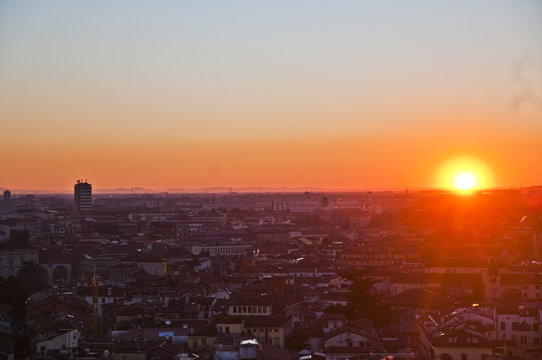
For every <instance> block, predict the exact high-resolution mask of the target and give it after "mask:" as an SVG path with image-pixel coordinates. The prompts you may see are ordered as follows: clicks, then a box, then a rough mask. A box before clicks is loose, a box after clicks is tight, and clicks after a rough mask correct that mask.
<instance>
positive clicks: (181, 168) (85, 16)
mask: <svg viewBox="0 0 542 360" xmlns="http://www.w3.org/2000/svg"><path fill="white" fill-rule="evenodd" d="M0 129H1V130H0V136H1V139H2V140H1V142H0V187H2V188H11V189H32V190H52V191H70V190H71V188H72V186H73V183H74V181H75V180H76V179H78V178H87V179H88V180H89V182H91V183H93V184H94V186H95V188H98V189H113V188H117V187H128V188H129V187H134V186H140V187H145V188H148V189H155V190H161V189H168V188H202V187H211V186H227V187H230V186H232V187H246V186H263V187H268V186H269V187H305V186H306V187H322V188H352V189H365V188H374V189H377V188H378V189H381V188H405V187H409V188H422V187H432V186H439V184H438V183H436V182H437V178H438V173H439V171H441V170H439V169H441V168H442V167H443V166H445V164H447V163H450V162H453V161H455V160H454V159H463V158H468V159H474V160H475V161H476V162H477V163H479V164H482V165H480V166H483V167H484V169H485V170H484V171H486V172H487V174H489V175H487V179H486V183H485V185H487V186H497V187H509V186H529V185H541V184H542V165H541V160H542V2H540V1H536V0H531V1H529V0H521V1H512V0H508V1H504V0H492V1H489V0H486V1H482V0H478V1H467V0H458V1H429V0H426V1H422V0H414V1H408V2H401V1H334V2H329V1H314V0H313V1H248V0H246V1H228V2H223V1H191V2H189V1H152V2H150V1H135V0H129V1H128V0H126V1H105V0H104V1H102V0H97V1H96V0H95V1H55V0H53V1H8V0H0Z"/></svg>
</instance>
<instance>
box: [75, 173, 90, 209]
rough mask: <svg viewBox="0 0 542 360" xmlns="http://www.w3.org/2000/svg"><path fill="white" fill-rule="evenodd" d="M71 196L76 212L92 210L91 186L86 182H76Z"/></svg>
mask: <svg viewBox="0 0 542 360" xmlns="http://www.w3.org/2000/svg"><path fill="white" fill-rule="evenodd" d="M73 196H74V206H75V211H76V212H83V211H90V210H92V185H91V184H89V183H88V182H87V181H86V180H85V181H84V182H83V180H77V183H76V184H75V186H74V187H73Z"/></svg>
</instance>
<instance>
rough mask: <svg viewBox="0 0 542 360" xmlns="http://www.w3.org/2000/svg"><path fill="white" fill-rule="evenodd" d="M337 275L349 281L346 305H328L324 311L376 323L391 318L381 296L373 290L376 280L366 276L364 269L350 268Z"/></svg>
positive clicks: (387, 320)
mask: <svg viewBox="0 0 542 360" xmlns="http://www.w3.org/2000/svg"><path fill="white" fill-rule="evenodd" d="M339 275H340V276H341V277H343V278H344V279H347V280H350V282H351V284H350V289H349V290H350V291H349V292H348V293H347V294H346V298H347V300H348V303H347V305H346V306H341V305H335V306H330V307H329V308H327V309H326V312H330V313H339V314H344V315H346V316H347V317H348V318H350V319H357V318H360V317H363V318H366V319H369V320H373V321H375V322H377V323H388V322H389V321H390V320H391V312H390V309H389V307H388V306H387V305H386V304H385V303H384V302H383V296H382V295H380V294H376V293H375V291H374V285H375V284H376V283H378V281H376V280H374V279H372V278H370V277H368V276H367V270H366V269H352V270H349V271H345V272H340V273H339Z"/></svg>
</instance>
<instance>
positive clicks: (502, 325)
mask: <svg viewBox="0 0 542 360" xmlns="http://www.w3.org/2000/svg"><path fill="white" fill-rule="evenodd" d="M501 330H506V323H505V322H504V321H501Z"/></svg>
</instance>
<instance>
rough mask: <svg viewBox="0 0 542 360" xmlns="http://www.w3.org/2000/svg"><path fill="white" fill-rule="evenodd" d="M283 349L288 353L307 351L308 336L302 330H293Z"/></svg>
mask: <svg viewBox="0 0 542 360" xmlns="http://www.w3.org/2000/svg"><path fill="white" fill-rule="evenodd" d="M284 345H285V348H286V349H288V350H290V351H295V352H299V351H301V350H303V349H307V348H308V347H309V346H310V345H309V336H308V335H307V333H306V332H304V331H303V330H302V329H297V330H295V331H294V332H293V333H292V334H291V335H290V336H288V338H286V343H285V344H284Z"/></svg>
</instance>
